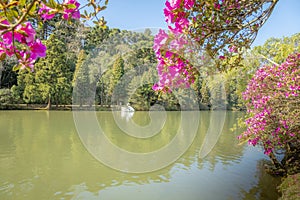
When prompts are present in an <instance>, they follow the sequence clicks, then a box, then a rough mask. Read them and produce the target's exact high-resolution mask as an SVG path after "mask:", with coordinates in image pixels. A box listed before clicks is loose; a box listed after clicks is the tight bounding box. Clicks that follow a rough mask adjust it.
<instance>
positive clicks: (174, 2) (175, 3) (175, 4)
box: [165, 0, 182, 10]
mask: <svg viewBox="0 0 300 200" xmlns="http://www.w3.org/2000/svg"><path fill="white" fill-rule="evenodd" d="M181 1H182V0H170V2H168V1H167V2H166V4H165V5H166V7H169V8H172V10H175V9H178V8H180V4H181Z"/></svg>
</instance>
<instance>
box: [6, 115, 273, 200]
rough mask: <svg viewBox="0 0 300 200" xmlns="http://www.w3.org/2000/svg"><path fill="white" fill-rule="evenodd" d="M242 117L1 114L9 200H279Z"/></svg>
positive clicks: (260, 154) (261, 152) (262, 158)
mask: <svg viewBox="0 0 300 200" xmlns="http://www.w3.org/2000/svg"><path fill="white" fill-rule="evenodd" d="M241 115H243V113H241V112H225V111H224V112H223V111H215V112H208V111H205V112H154V111H153V112H150V114H149V112H135V113H125V114H124V113H120V112H113V113H112V112H74V113H73V112H68V111H50V112H48V111H1V112H0V200H10V199H11V200H21V199H22V200H23V199H24V200H27V199H29V200H35V199H36V200H46V199H60V200H62V199H84V200H85V199H87V200H94V199H97V200H98V199H101V200H148V199H149V200H202V199H203V200H227V199H228V200H229V199H237V200H240V199H245V200H253V199H260V200H273V199H277V198H278V194H277V193H276V186H277V185H278V183H279V179H278V178H274V177H272V176H270V175H268V174H266V172H265V171H264V169H263V165H264V161H263V160H264V159H267V158H266V157H265V156H264V155H263V151H262V149H260V148H259V147H257V148H254V147H250V146H248V145H247V144H243V145H238V140H237V139H236V138H237V136H238V135H239V131H231V130H230V129H231V128H232V127H233V125H234V124H235V123H236V122H237V118H238V117H239V116H241ZM127 154H128V156H127Z"/></svg>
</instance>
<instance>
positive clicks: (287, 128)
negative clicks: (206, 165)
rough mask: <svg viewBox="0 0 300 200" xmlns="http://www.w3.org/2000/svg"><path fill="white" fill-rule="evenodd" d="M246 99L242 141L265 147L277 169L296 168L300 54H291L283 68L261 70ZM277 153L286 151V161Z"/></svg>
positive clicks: (299, 129) (299, 141) (299, 136)
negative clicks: (291, 165)
mask: <svg viewBox="0 0 300 200" xmlns="http://www.w3.org/2000/svg"><path fill="white" fill-rule="evenodd" d="M243 96H244V99H245V100H246V101H247V104H246V107H247V112H248V118H247V119H246V126H247V129H246V131H245V132H244V133H243V134H241V135H240V136H239V139H241V140H247V141H248V143H249V144H250V145H253V146H256V145H257V144H260V145H262V146H263V148H264V153H265V154H266V155H268V156H269V157H270V158H271V160H272V161H273V163H274V165H275V166H276V168H277V169H281V170H286V169H287V165H290V164H292V163H293V164H295V163H294V161H295V159H296V158H295V157H292V156H291V155H292V154H293V155H295V153H297V154H298V155H299V145H300V98H299V96H300V53H295V54H291V55H290V56H289V57H288V58H287V60H286V61H285V62H284V63H282V64H281V65H273V66H264V67H262V68H260V69H258V70H257V72H256V73H255V75H254V76H253V78H252V79H251V80H250V82H249V84H248V86H247V89H246V91H245V92H244V93H243ZM277 150H284V152H285V155H286V159H284V160H283V161H281V162H280V161H279V160H277V158H276V157H275V154H276V151H277ZM293 151H294V152H293ZM288 162H290V163H288ZM298 164H299V163H298ZM298 166H299V165H298Z"/></svg>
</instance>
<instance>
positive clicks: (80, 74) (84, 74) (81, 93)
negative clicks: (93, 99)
mask: <svg viewBox="0 0 300 200" xmlns="http://www.w3.org/2000/svg"><path fill="white" fill-rule="evenodd" d="M86 57H87V55H86V52H85V50H81V51H80V52H79V55H78V60H77V64H76V68H75V72H74V76H73V81H72V85H73V102H75V103H79V105H80V107H81V106H82V105H83V104H85V103H86V101H85V100H86V99H87V98H88V97H89V90H88V89H89V85H90V79H89V69H88V66H87V65H86V64H85V63H84V61H85V60H86Z"/></svg>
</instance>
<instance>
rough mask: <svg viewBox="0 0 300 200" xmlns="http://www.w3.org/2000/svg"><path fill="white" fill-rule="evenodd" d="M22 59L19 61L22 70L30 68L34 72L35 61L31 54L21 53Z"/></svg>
mask: <svg viewBox="0 0 300 200" xmlns="http://www.w3.org/2000/svg"><path fill="white" fill-rule="evenodd" d="M20 55H21V58H20V59H19V64H20V65H21V68H20V69H26V68H27V67H29V68H30V69H31V71H33V68H34V63H35V60H34V59H33V58H32V57H31V55H30V53H29V52H20Z"/></svg>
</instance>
